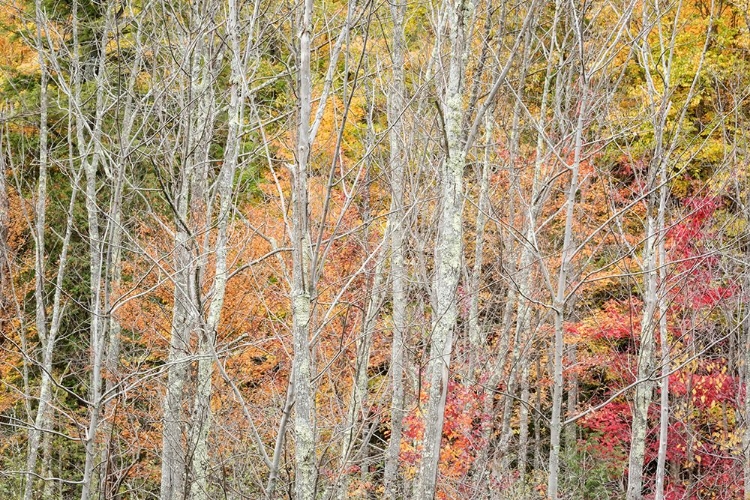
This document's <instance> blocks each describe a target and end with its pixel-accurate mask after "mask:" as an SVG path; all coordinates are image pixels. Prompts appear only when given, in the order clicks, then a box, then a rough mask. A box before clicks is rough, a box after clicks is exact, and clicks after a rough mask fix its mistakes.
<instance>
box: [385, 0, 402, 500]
mask: <svg viewBox="0 0 750 500" xmlns="http://www.w3.org/2000/svg"><path fill="white" fill-rule="evenodd" d="M405 11H406V3H405V2H402V1H401V0H397V1H394V2H393V3H391V18H392V19H393V69H392V74H393V82H392V87H391V89H390V95H389V98H390V99H389V101H388V124H389V125H390V127H391V130H390V134H389V139H390V167H391V215H390V217H389V223H388V225H389V227H390V230H391V287H392V289H391V290H392V291H391V299H392V308H393V314H392V318H393V340H392V343H391V390H392V392H391V436H390V441H389V442H388V449H387V450H386V455H385V471H384V475H383V482H384V486H385V497H386V498H387V499H388V500H396V498H398V496H399V491H400V489H401V488H402V486H403V485H402V484H401V481H400V480H399V474H398V465H399V453H400V451H401V436H402V430H403V420H404V416H405V415H406V410H405V408H404V404H405V401H404V345H405V340H406V334H407V332H406V321H407V319H406V306H407V270H406V264H405V262H404V246H405V243H406V230H405V227H404V226H405V224H406V221H405V219H406V211H405V210H404V180H405V175H404V170H405V167H406V161H405V158H406V156H405V152H404V148H403V140H404V138H403V129H404V127H403V120H402V115H403V112H404V102H405V100H404V94H405V86H404V46H405V41H404V14H405Z"/></svg>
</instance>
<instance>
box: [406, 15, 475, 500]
mask: <svg viewBox="0 0 750 500" xmlns="http://www.w3.org/2000/svg"><path fill="white" fill-rule="evenodd" d="M449 9H450V12H449V16H450V46H451V59H450V68H449V74H448V88H447V89H446V94H445V102H444V113H445V135H446V138H447V143H448V144H447V145H448V151H447V158H446V159H445V161H444V162H443V168H442V171H441V177H440V190H441V204H440V209H441V211H440V222H439V228H438V237H437V242H436V248H435V254H436V258H435V266H436V268H437V272H436V277H435V283H434V288H435V294H436V296H437V310H436V311H435V312H434V320H433V325H432V339H431V342H430V361H429V363H428V367H427V377H428V384H429V388H428V400H427V413H426V415H425V433H424V452H423V455H422V463H421V467H420V478H419V480H418V483H417V488H416V494H415V498H416V499H418V500H432V498H433V497H434V496H435V491H436V485H437V475H438V463H439V461H440V443H441V440H442V435H443V419H444V416H445V401H446V397H447V395H448V383H449V368H450V360H451V353H452V350H453V334H454V329H455V327H456V319H457V312H458V310H457V298H456V294H457V291H458V282H459V278H460V273H461V253H462V252H461V249H462V239H463V235H462V229H463V228H462V217H461V215H462V214H461V212H462V205H463V170H464V163H465V158H466V152H465V149H464V145H463V144H462V140H461V137H462V130H461V126H462V103H463V93H464V92H463V89H464V80H463V70H464V66H465V55H466V54H465V47H466V39H465V30H466V24H465V23H466V20H467V19H468V18H469V17H470V16H469V14H470V11H471V9H472V4H471V3H470V2H468V1H465V0H457V1H455V2H450V5H449Z"/></svg>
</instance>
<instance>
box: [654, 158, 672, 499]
mask: <svg viewBox="0 0 750 500" xmlns="http://www.w3.org/2000/svg"><path fill="white" fill-rule="evenodd" d="M666 181H667V172H666V168H665V166H664V165H662V166H661V168H660V169H659V212H658V215H657V225H658V233H659V242H658V245H657V247H658V262H659V292H658V293H659V295H658V297H657V301H658V303H659V342H660V344H661V381H660V384H661V395H660V403H661V408H660V410H659V450H658V454H657V459H656V491H655V492H654V498H655V500H664V479H665V477H666V472H667V470H666V464H667V446H668V441H667V439H668V436H669V372H670V370H671V356H670V350H669V336H668V331H667V296H666V294H667V291H668V289H669V288H668V286H667V268H666V265H667V251H666V247H665V234H664V233H665V211H666V204H667V199H666V198H667V196H666Z"/></svg>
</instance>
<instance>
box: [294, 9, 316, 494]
mask: <svg viewBox="0 0 750 500" xmlns="http://www.w3.org/2000/svg"><path fill="white" fill-rule="evenodd" d="M312 12H313V1H312V0H305V2H304V4H303V13H302V24H301V26H300V47H299V87H298V104H297V106H298V118H297V119H298V127H297V162H296V164H295V165H294V166H293V186H292V197H293V199H292V213H293V221H292V225H293V227H292V290H291V297H292V321H293V327H292V335H293V344H294V360H293V362H292V379H293V384H294V399H295V411H294V437H295V455H294V460H295V478H294V483H295V488H294V489H295V493H296V498H297V500H314V498H315V482H316V465H315V406H314V405H315V399H314V395H315V390H314V388H313V379H312V378H313V374H314V372H315V370H314V367H313V366H312V353H311V351H310V338H309V329H310V319H311V301H312V297H313V295H314V293H315V290H314V284H313V279H312V273H311V269H310V257H311V256H310V252H311V248H310V234H309V213H308V207H307V196H308V193H307V175H308V174H307V169H308V159H309V156H310V147H311V144H310V112H311V74H310V44H311V37H312V33H311V31H312Z"/></svg>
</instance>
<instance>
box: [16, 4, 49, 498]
mask: <svg viewBox="0 0 750 500" xmlns="http://www.w3.org/2000/svg"><path fill="white" fill-rule="evenodd" d="M34 6H35V22H36V44H37V53H38V59H39V68H40V82H39V115H40V116H39V175H38V178H37V188H36V203H35V207H34V217H35V224H34V231H33V234H34V244H35V253H34V257H35V259H34V285H35V286H34V300H35V302H36V333H37V336H38V337H39V341H40V343H41V345H42V346H43V349H44V355H43V361H42V380H41V385H40V388H39V405H38V407H37V413H36V419H35V421H34V423H33V424H32V426H31V427H30V428H29V439H28V451H27V454H26V473H27V475H26V483H25V485H24V495H23V498H24V500H31V499H32V498H33V494H34V478H35V476H34V472H35V470H36V461H37V454H38V453H39V442H40V437H41V432H42V429H41V426H42V424H43V422H44V421H45V415H44V414H45V412H46V408H47V406H48V405H49V398H50V387H49V385H50V380H49V377H50V375H51V372H50V370H51V369H52V351H53V348H54V340H55V339H54V338H52V339H50V338H48V337H47V313H46V300H45V297H44V278H45V263H46V259H45V251H44V243H45V242H44V230H45V221H46V213H47V208H46V204H47V168H48V165H47V163H48V152H47V135H48V128H47V105H48V103H47V83H48V78H49V76H48V74H47V66H46V62H45V58H44V47H43V36H42V27H43V26H44V24H45V19H44V15H43V10H42V9H43V7H42V1H41V0H36V1H35V2H34ZM50 340H51V341H50ZM48 353H49V354H48ZM29 418H31V415H29Z"/></svg>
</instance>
